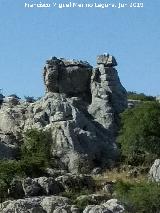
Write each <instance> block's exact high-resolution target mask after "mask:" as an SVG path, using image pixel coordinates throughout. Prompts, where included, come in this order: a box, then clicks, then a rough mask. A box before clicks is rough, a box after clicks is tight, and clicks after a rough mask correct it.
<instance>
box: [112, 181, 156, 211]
mask: <svg viewBox="0 0 160 213" xmlns="http://www.w3.org/2000/svg"><path fill="white" fill-rule="evenodd" d="M115 192H116V197H117V198H118V199H119V200H120V201H121V202H123V203H124V204H125V205H126V210H127V211H128V212H130V213H132V212H133V213H135V212H136V213H158V212H159V209H160V202H159V200H160V186H159V185H158V184H157V183H147V182H141V183H134V184H131V183H124V182H118V183H117V184H116V188H115Z"/></svg>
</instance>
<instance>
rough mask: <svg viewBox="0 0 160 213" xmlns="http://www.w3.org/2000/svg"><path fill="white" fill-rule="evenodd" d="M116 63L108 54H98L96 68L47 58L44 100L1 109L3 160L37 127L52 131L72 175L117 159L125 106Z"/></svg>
mask: <svg viewBox="0 0 160 213" xmlns="http://www.w3.org/2000/svg"><path fill="white" fill-rule="evenodd" d="M116 65H117V62H116V60H115V58H114V57H113V56H110V55H101V56H98V58H97V67H96V68H95V69H93V68H92V66H91V65H89V64H88V63H87V62H82V61H75V60H72V61H68V60H65V59H57V58H56V57H53V58H52V59H50V60H48V61H47V62H46V65H45V67H44V73H43V75H44V83H45V87H46V94H45V96H44V97H43V98H42V99H40V100H38V101H36V102H35V103H20V104H19V105H16V106H15V105H12V106H11V105H9V104H7V103H5V104H3V105H2V106H1V109H0V133H1V134H0V148H1V147H2V148H3V150H4V151H3V154H1V152H0V159H3V158H14V157H15V149H16V148H17V146H18V143H19V141H21V139H22V133H23V132H24V131H25V130H27V129H29V128H37V129H43V130H44V131H45V130H50V131H51V134H52V150H51V152H52V156H53V157H55V158H56V159H58V162H59V165H60V167H61V168H64V169H67V170H69V171H70V172H72V173H77V172H82V171H83V172H88V171H89V170H90V169H92V168H94V167H97V166H100V167H103V166H107V165H108V163H109V162H111V161H114V160H115V158H116V156H117V148H116V144H115V135H116V132H117V126H118V114H119V113H120V112H122V111H123V110H124V109H125V108H126V107H127V98H126V91H125V89H124V88H123V86H122V85H121V83H120V80H119V77H118V74H117V71H116V69H115V68H114V67H115V66H116ZM1 135H2V136H3V137H1ZM5 135H8V137H9V139H8V140H7V139H6V138H5V137H4V136H5ZM4 138H5V140H4ZM12 138H14V140H12ZM10 140H11V141H10ZM11 145H12V146H11ZM12 148H13V149H12ZM12 151H13V152H12Z"/></svg>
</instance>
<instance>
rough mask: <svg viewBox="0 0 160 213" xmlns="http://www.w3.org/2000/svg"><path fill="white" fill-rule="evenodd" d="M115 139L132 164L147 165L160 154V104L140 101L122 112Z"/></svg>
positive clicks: (126, 158) (123, 154)
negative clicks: (135, 105) (118, 130)
mask: <svg viewBox="0 0 160 213" xmlns="http://www.w3.org/2000/svg"><path fill="white" fill-rule="evenodd" d="M117 141H118V144H119V145H120V148H121V152H122V156H124V158H125V160H126V161H127V162H128V163H130V164H132V165H139V164H142V163H143V164H146V165H147V164H149V163H150V162H151V161H153V159H155V158H156V157H158V156H160V104H159V103H156V102H148V103H142V104H140V105H139V106H137V107H135V108H133V109H127V110H126V111H125V112H123V113H122V115H121V129H120V132H119V136H118V138H117Z"/></svg>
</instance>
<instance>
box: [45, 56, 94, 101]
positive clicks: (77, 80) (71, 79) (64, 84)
mask: <svg viewBox="0 0 160 213" xmlns="http://www.w3.org/2000/svg"><path fill="white" fill-rule="evenodd" d="M91 74H92V67H91V66H90V65H89V64H88V63H85V62H83V61H75V60H72V61H67V60H65V59H57V58H56V57H53V58H52V59H51V60H48V61H47V62H46V65H45V67H44V83H45V85H46V89H47V92H54V93H65V94H67V95H68V96H69V97H73V96H81V97H82V96H83V95H84V96H85V95H87V94H88V92H89V84H90V77H91Z"/></svg>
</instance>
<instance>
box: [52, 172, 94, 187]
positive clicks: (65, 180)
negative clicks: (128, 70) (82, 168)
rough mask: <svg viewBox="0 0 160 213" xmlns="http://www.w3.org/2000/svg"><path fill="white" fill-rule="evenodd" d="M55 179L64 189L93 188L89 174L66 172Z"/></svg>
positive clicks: (92, 181)
mask: <svg viewBox="0 0 160 213" xmlns="http://www.w3.org/2000/svg"><path fill="white" fill-rule="evenodd" d="M55 180H56V181H57V182H59V183H61V184H62V185H63V187H64V188H65V189H66V190H71V189H74V190H82V189H94V188H95V183H94V180H93V178H92V176H90V175H81V174H80V175H73V174H66V175H62V176H59V177H57V178H56V179H55Z"/></svg>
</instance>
